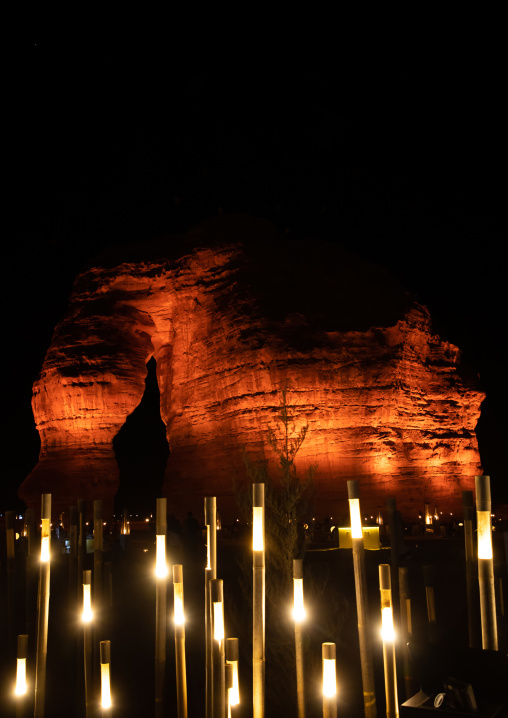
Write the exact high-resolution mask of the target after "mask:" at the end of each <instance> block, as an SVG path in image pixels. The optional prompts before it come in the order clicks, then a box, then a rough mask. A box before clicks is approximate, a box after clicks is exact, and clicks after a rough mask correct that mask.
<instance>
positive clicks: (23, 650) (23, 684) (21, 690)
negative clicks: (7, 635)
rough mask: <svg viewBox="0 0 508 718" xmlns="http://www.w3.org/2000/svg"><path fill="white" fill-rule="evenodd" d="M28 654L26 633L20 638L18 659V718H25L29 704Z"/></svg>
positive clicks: (16, 689)
mask: <svg viewBox="0 0 508 718" xmlns="http://www.w3.org/2000/svg"><path fill="white" fill-rule="evenodd" d="M27 652H28V635H27V634H26V633H24V634H21V635H19V636H18V651H17V659H16V685H15V688H14V695H15V696H16V718H24V716H25V711H26V707H27V706H26V703H27V693H28V685H27V681H26V658H27Z"/></svg>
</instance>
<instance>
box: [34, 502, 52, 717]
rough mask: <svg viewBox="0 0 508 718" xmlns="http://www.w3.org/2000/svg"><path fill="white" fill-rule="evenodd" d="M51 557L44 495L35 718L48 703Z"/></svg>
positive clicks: (48, 521)
mask: <svg viewBox="0 0 508 718" xmlns="http://www.w3.org/2000/svg"><path fill="white" fill-rule="evenodd" d="M50 557H51V494H42V508H41V564H40V573H39V593H38V600H37V659H36V664H35V712H34V716H35V718H43V716H44V704H45V701H46V658H47V653H48V618H49V584H50Z"/></svg>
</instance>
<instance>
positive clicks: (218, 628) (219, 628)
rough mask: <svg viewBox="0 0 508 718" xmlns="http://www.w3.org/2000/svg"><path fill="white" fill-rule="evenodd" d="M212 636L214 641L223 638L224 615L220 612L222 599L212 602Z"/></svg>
mask: <svg viewBox="0 0 508 718" xmlns="http://www.w3.org/2000/svg"><path fill="white" fill-rule="evenodd" d="M213 637H214V638H215V640H216V641H223V640H224V615H223V613H222V601H214V603H213Z"/></svg>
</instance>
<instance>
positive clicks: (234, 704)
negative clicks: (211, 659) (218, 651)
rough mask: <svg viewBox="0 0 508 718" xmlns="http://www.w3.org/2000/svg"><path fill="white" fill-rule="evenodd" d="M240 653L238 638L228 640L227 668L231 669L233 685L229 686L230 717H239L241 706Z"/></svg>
mask: <svg viewBox="0 0 508 718" xmlns="http://www.w3.org/2000/svg"><path fill="white" fill-rule="evenodd" d="M239 659H240V652H239V649H238V638H226V668H227V667H228V666H229V667H230V668H231V685H229V686H228V707H229V716H232V717H233V718H234V716H236V715H238V712H239V706H240V681H239V676H238V662H239Z"/></svg>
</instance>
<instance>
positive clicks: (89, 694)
mask: <svg viewBox="0 0 508 718" xmlns="http://www.w3.org/2000/svg"><path fill="white" fill-rule="evenodd" d="M81 618H82V621H83V665H84V677H85V711H86V718H92V715H93V689H92V684H93V679H92V621H93V611H92V572H91V571H89V570H88V571H83V613H82V615H81Z"/></svg>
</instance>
